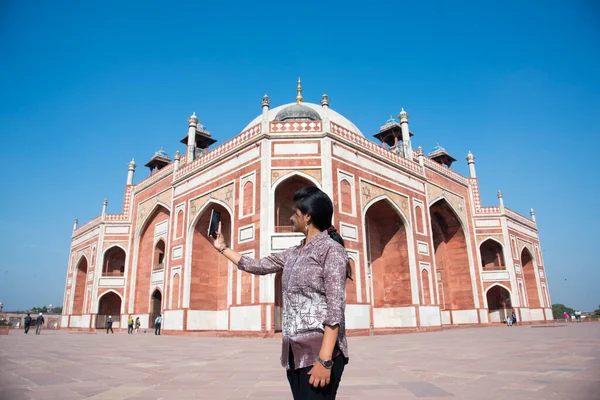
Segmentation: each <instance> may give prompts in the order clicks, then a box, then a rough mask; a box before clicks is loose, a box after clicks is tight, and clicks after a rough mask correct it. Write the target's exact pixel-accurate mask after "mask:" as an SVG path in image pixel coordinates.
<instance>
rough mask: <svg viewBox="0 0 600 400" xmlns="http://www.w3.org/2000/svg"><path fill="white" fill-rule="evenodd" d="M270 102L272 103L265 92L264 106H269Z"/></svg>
mask: <svg viewBox="0 0 600 400" xmlns="http://www.w3.org/2000/svg"><path fill="white" fill-rule="evenodd" d="M269 104H271V100H270V99H269V96H268V95H267V94H266V93H265V95H264V96H263V99H262V106H263V107H269Z"/></svg>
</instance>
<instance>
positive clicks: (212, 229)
mask: <svg viewBox="0 0 600 400" xmlns="http://www.w3.org/2000/svg"><path fill="white" fill-rule="evenodd" d="M219 221H221V213H220V212H218V211H215V210H214V209H213V210H212V211H211V212H210V223H209V224H208V236H212V237H214V238H215V239H216V238H217V232H218V230H219Z"/></svg>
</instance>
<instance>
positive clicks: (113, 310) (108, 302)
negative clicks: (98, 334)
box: [92, 289, 125, 329]
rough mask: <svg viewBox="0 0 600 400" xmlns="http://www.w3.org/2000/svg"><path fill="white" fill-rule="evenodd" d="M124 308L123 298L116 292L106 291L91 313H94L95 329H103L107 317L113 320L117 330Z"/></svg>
mask: <svg viewBox="0 0 600 400" xmlns="http://www.w3.org/2000/svg"><path fill="white" fill-rule="evenodd" d="M124 306H125V304H124V302H123V296H121V294H120V293H119V292H117V291H116V290H113V289H108V290H106V291H104V292H102V294H101V295H100V296H99V297H98V300H97V302H96V304H95V307H93V308H94V310H93V311H92V312H95V313H96V323H95V327H96V329H105V328H106V322H107V321H108V318H109V317H112V318H113V321H114V325H113V326H114V328H119V327H120V322H121V314H122V313H123V311H124Z"/></svg>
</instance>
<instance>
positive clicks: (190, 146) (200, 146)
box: [181, 112, 217, 162]
mask: <svg viewBox="0 0 600 400" xmlns="http://www.w3.org/2000/svg"><path fill="white" fill-rule="evenodd" d="M216 142H217V141H216V140H215V139H213V138H212V136H210V132H209V131H208V130H207V129H206V127H205V126H204V125H202V123H201V122H200V120H199V119H198V117H196V113H195V112H194V113H193V114H192V116H191V117H189V118H188V134H187V136H186V137H184V138H183V139H181V143H183V144H186V143H187V162H192V161H193V160H195V159H196V158H197V157H198V156H200V155H201V154H202V153H201V152H199V151H198V150H200V151H202V152H206V150H208V148H209V147H210V146H211V145H212V144H213V143H216Z"/></svg>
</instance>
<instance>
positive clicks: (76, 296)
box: [71, 254, 90, 315]
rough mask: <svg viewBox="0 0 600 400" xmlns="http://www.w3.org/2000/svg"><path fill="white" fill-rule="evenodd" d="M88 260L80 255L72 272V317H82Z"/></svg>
mask: <svg viewBox="0 0 600 400" xmlns="http://www.w3.org/2000/svg"><path fill="white" fill-rule="evenodd" d="M89 266H90V265H89V260H88V258H87V256H86V255H85V254H82V255H81V257H79V260H78V261H77V264H76V265H75V271H74V272H73V275H74V276H73V284H74V288H72V290H73V307H72V308H71V313H72V314H73V315H82V314H83V313H84V301H85V295H86V288H87V285H86V283H87V275H88V269H89Z"/></svg>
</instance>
